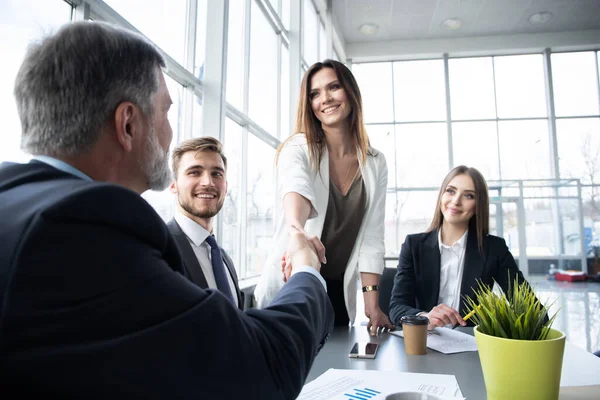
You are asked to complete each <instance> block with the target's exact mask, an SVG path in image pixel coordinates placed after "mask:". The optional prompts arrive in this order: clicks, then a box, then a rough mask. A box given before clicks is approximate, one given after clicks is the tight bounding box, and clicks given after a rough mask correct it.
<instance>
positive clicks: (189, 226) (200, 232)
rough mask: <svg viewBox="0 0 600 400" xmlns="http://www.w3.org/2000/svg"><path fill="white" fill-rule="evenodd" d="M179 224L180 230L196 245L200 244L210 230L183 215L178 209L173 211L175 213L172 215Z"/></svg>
mask: <svg viewBox="0 0 600 400" xmlns="http://www.w3.org/2000/svg"><path fill="white" fill-rule="evenodd" d="M173 218H174V219H175V221H176V222H177V225H179V228H180V230H181V231H182V232H183V233H184V234H185V235H186V236H187V237H188V238H189V239H190V240H191V241H192V242H193V243H194V244H195V245H196V246H200V245H201V244H202V243H204V241H205V240H206V238H207V237H208V235H210V232H209V231H207V230H206V229H204V227H203V226H202V225H200V224H199V223H197V222H196V221H194V220H192V219H191V218H189V217H187V216H185V215H183V214H182V213H181V212H180V211H179V210H176V211H175V215H174V217H173Z"/></svg>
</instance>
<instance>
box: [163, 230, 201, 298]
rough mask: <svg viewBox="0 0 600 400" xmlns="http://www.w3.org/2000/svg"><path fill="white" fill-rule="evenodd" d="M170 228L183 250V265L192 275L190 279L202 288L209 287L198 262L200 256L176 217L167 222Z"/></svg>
mask: <svg viewBox="0 0 600 400" xmlns="http://www.w3.org/2000/svg"><path fill="white" fill-rule="evenodd" d="M167 226H168V227H169V230H170V231H171V233H172V234H173V238H174V239H175V242H176V243H177V247H179V251H180V252H181V257H182V258H183V265H184V267H185V272H186V273H185V275H186V276H188V277H190V279H191V280H192V281H193V282H194V283H196V285H198V286H200V287H201V288H204V289H207V288H208V283H207V282H206V278H205V277H204V274H203V273H202V268H200V263H199V262H198V258H197V257H196V254H195V253H194V249H192V245H191V244H190V242H189V240H188V238H187V236H186V235H185V233H184V232H183V230H181V227H180V226H179V224H178V223H177V221H175V219H172V220H170V221H169V222H168V223H167Z"/></svg>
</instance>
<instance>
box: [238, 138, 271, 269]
mask: <svg viewBox="0 0 600 400" xmlns="http://www.w3.org/2000/svg"><path fill="white" fill-rule="evenodd" d="M274 157H275V149H274V148H272V147H271V146H269V145H268V144H266V143H265V142H263V141H262V140H260V139H258V138H257V137H255V136H253V135H249V136H248V183H247V190H246V194H247V196H246V207H247V217H246V221H247V222H246V223H247V227H246V251H247V256H246V273H245V274H242V275H244V276H253V275H257V274H259V273H260V271H261V268H262V266H263V265H264V264H265V261H266V258H267V254H268V251H269V249H270V248H271V244H272V241H273V232H274V230H273V215H274V212H275V210H274V206H275V196H274V192H273V189H274V187H273V182H274V179H273V178H274V177H273V160H274Z"/></svg>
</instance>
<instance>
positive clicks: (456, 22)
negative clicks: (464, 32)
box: [442, 18, 462, 30]
mask: <svg viewBox="0 0 600 400" xmlns="http://www.w3.org/2000/svg"><path fill="white" fill-rule="evenodd" d="M442 25H444V26H445V27H446V28H447V29H451V30H455V29H459V28H460V27H461V26H462V21H461V20H460V19H458V18H448V19H447V20H445V21H444V22H442Z"/></svg>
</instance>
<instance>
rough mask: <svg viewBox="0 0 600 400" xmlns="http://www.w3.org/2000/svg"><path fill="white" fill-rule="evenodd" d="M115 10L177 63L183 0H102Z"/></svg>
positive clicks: (180, 60)
mask: <svg viewBox="0 0 600 400" xmlns="http://www.w3.org/2000/svg"><path fill="white" fill-rule="evenodd" d="M105 3H107V4H108V5H109V6H111V7H112V8H113V9H114V10H115V11H116V12H118V13H119V14H121V16H122V17H123V18H125V19H127V20H128V21H129V22H130V23H131V24H132V25H133V26H135V27H136V28H137V29H138V30H139V31H140V32H142V33H143V34H144V35H146V36H147V37H148V38H149V39H150V40H152V41H153V42H154V43H156V45H157V46H158V47H160V48H161V49H162V50H164V51H165V52H166V53H168V54H169V55H170V56H171V57H173V58H174V59H175V61H177V62H178V63H180V64H181V65H185V64H184V63H183V61H184V59H183V57H184V49H185V43H186V36H185V27H186V14H187V13H186V10H187V1H186V0H128V1H119V0H106V1H105Z"/></svg>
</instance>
